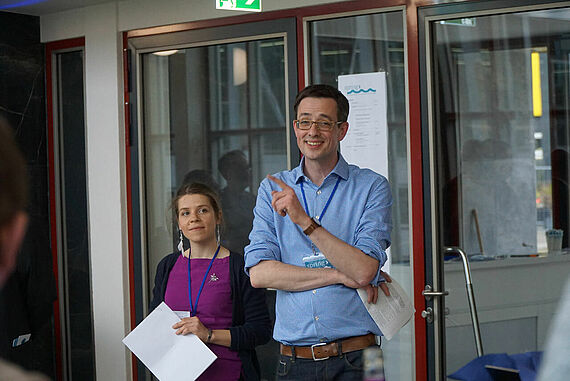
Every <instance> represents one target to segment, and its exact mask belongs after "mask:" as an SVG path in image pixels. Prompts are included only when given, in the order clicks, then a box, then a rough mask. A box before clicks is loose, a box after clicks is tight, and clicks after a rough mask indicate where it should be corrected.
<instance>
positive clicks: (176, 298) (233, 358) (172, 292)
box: [164, 255, 241, 380]
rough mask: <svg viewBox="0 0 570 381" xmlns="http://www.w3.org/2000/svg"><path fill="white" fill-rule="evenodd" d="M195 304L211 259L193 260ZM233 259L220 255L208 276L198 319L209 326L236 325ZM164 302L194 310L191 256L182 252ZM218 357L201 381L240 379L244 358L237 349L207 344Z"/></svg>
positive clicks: (186, 309) (179, 309)
mask: <svg viewBox="0 0 570 381" xmlns="http://www.w3.org/2000/svg"><path fill="white" fill-rule="evenodd" d="M191 261H192V262H191V263H190V265H191V279H192V304H193V305H194V304H195V303H196V295H197V294H198V290H199V289H200V285H201V284H202V279H204V273H205V272H206V270H207V269H208V265H209V264H210V259H206V258H193V259H191ZM229 263H230V258H229V257H225V258H216V259H215V260H214V263H213V264H212V268H211V269H210V272H209V273H208V275H207V277H206V282H205V283H204V288H203V289H202V294H201V295H200V299H199V301H198V308H197V314H196V316H198V318H199V319H200V321H201V322H202V324H204V326H206V327H207V328H209V329H212V330H213V329H228V328H229V327H230V326H231V324H232V300H231V286H230V264H229ZM164 302H165V303H166V304H167V305H168V307H170V309H172V310H173V311H190V301H189V299H188V258H186V257H184V256H183V255H180V256H179V257H178V259H177V260H176V263H175V264H174V267H173V268H172V270H171V271H170V274H169V276H168V283H167V285H166V293H165V295H164ZM207 345H208V347H209V348H210V349H211V350H212V352H214V353H215V354H216V356H218V358H217V359H216V361H214V362H213V363H212V365H210V367H209V368H208V369H206V371H205V372H204V373H202V375H201V376H200V377H199V378H198V380H238V379H239V376H240V372H241V360H240V358H239V356H238V353H237V352H234V351H231V350H230V348H228V347H224V346H221V345H216V344H207Z"/></svg>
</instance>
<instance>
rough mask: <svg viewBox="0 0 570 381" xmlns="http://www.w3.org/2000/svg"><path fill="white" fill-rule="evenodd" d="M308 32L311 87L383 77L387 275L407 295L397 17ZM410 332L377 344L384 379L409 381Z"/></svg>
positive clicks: (347, 20) (339, 21) (347, 21)
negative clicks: (344, 78)
mask: <svg viewBox="0 0 570 381" xmlns="http://www.w3.org/2000/svg"><path fill="white" fill-rule="evenodd" d="M309 30H310V33H311V34H310V36H309V38H310V40H309V41H310V58H311V61H310V64H311V67H310V73H311V81H310V82H311V83H326V84H329V85H331V86H335V87H338V84H337V78H338V76H339V75H346V74H361V73H375V72H385V73H386V79H387V94H386V95H387V96H386V102H387V121H388V140H389V141H388V144H387V146H388V150H389V152H388V155H387V156H388V161H389V162H388V171H389V174H386V173H383V174H382V175H385V176H387V177H388V180H389V181H390V184H391V187H392V196H393V198H394V203H393V206H392V222H393V230H392V245H391V247H390V249H389V251H390V252H389V257H390V259H391V261H392V265H391V267H390V272H391V273H392V276H394V277H395V278H396V279H397V280H398V282H399V283H400V284H402V286H403V287H404V288H405V289H406V290H407V291H408V293H409V294H410V295H411V269H410V255H411V253H410V230H409V217H408V210H409V209H408V189H409V184H408V164H407V163H408V160H407V133H406V95H405V94H406V80H405V71H404V70H405V66H404V62H405V54H404V26H403V15H402V13H401V12H388V13H382V14H373V15H360V16H351V17H343V18H335V19H330V20H319V21H314V22H311V23H309ZM350 131H351V130H350V128H349V130H348V133H349V134H350V133H351V132H350ZM341 152H342V146H341ZM412 328H413V325H412V324H408V325H407V326H406V327H404V328H403V329H402V330H400V332H399V333H398V334H397V335H396V337H394V338H393V339H392V340H390V341H383V342H382V348H383V350H384V355H385V357H386V359H387V360H386V369H385V372H386V378H387V379H395V380H411V379H413V375H412V369H413V367H414V366H413V363H412Z"/></svg>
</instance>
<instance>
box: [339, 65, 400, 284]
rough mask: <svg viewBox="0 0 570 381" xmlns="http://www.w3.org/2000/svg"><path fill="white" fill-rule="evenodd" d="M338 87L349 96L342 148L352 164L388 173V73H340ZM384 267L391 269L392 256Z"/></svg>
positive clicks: (344, 155)
mask: <svg viewBox="0 0 570 381" xmlns="http://www.w3.org/2000/svg"><path fill="white" fill-rule="evenodd" d="M338 89H339V90H340V92H341V93H343V94H344V96H345V97H346V98H348V103H349V104H350V112H349V114H348V133H347V135H346V137H345V138H344V139H343V140H342V142H341V143H340V152H341V153H342V156H343V157H344V159H345V160H346V161H347V162H348V163H349V164H355V165H358V166H359V167H360V168H368V169H371V170H373V171H374V172H377V173H379V174H381V175H383V176H384V177H386V178H387V179H388V178H389V177H388V119H387V106H386V103H387V102H386V73H385V72H378V73H364V74H350V75H339V76H338ZM386 254H387V255H388V260H387V261H386V263H385V264H384V266H383V267H382V270H384V271H386V272H387V273H390V265H391V264H392V258H391V255H390V249H389V248H388V249H387V250H386Z"/></svg>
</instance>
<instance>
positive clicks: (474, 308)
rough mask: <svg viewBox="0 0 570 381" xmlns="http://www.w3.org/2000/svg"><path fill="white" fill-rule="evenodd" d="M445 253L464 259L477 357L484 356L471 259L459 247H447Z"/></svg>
mask: <svg viewBox="0 0 570 381" xmlns="http://www.w3.org/2000/svg"><path fill="white" fill-rule="evenodd" d="M443 251H444V253H445V254H457V255H459V256H460V257H461V260H462V261H463V271H464V272H465V285H466V287H467V299H468V301H469V310H470V311H471V321H472V323H473V334H474V335H475V345H476V347H477V357H481V356H483V344H482V343H481V331H480V329H479V318H478V317H477V306H476V305H475V295H474V293H473V283H471V271H470V270H469V260H468V259H467V254H465V252H464V251H463V250H461V248H459V247H446V248H444V249H443Z"/></svg>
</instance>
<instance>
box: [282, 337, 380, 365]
mask: <svg viewBox="0 0 570 381" xmlns="http://www.w3.org/2000/svg"><path fill="white" fill-rule="evenodd" d="M374 344H376V338H375V337H374V334H372V333H369V334H368V335H364V336H354V337H349V338H347V339H341V340H337V341H333V342H331V343H318V344H314V345H310V346H307V347H291V346H289V345H283V344H281V354H282V355H285V356H293V351H292V350H291V348H295V357H299V358H302V359H313V360H315V361H317V360H326V359H328V358H329V357H333V356H338V355H339V354H340V353H348V352H353V351H358V350H361V349H364V348H368V347H369V346H371V345H374ZM341 351H342V352H341Z"/></svg>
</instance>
